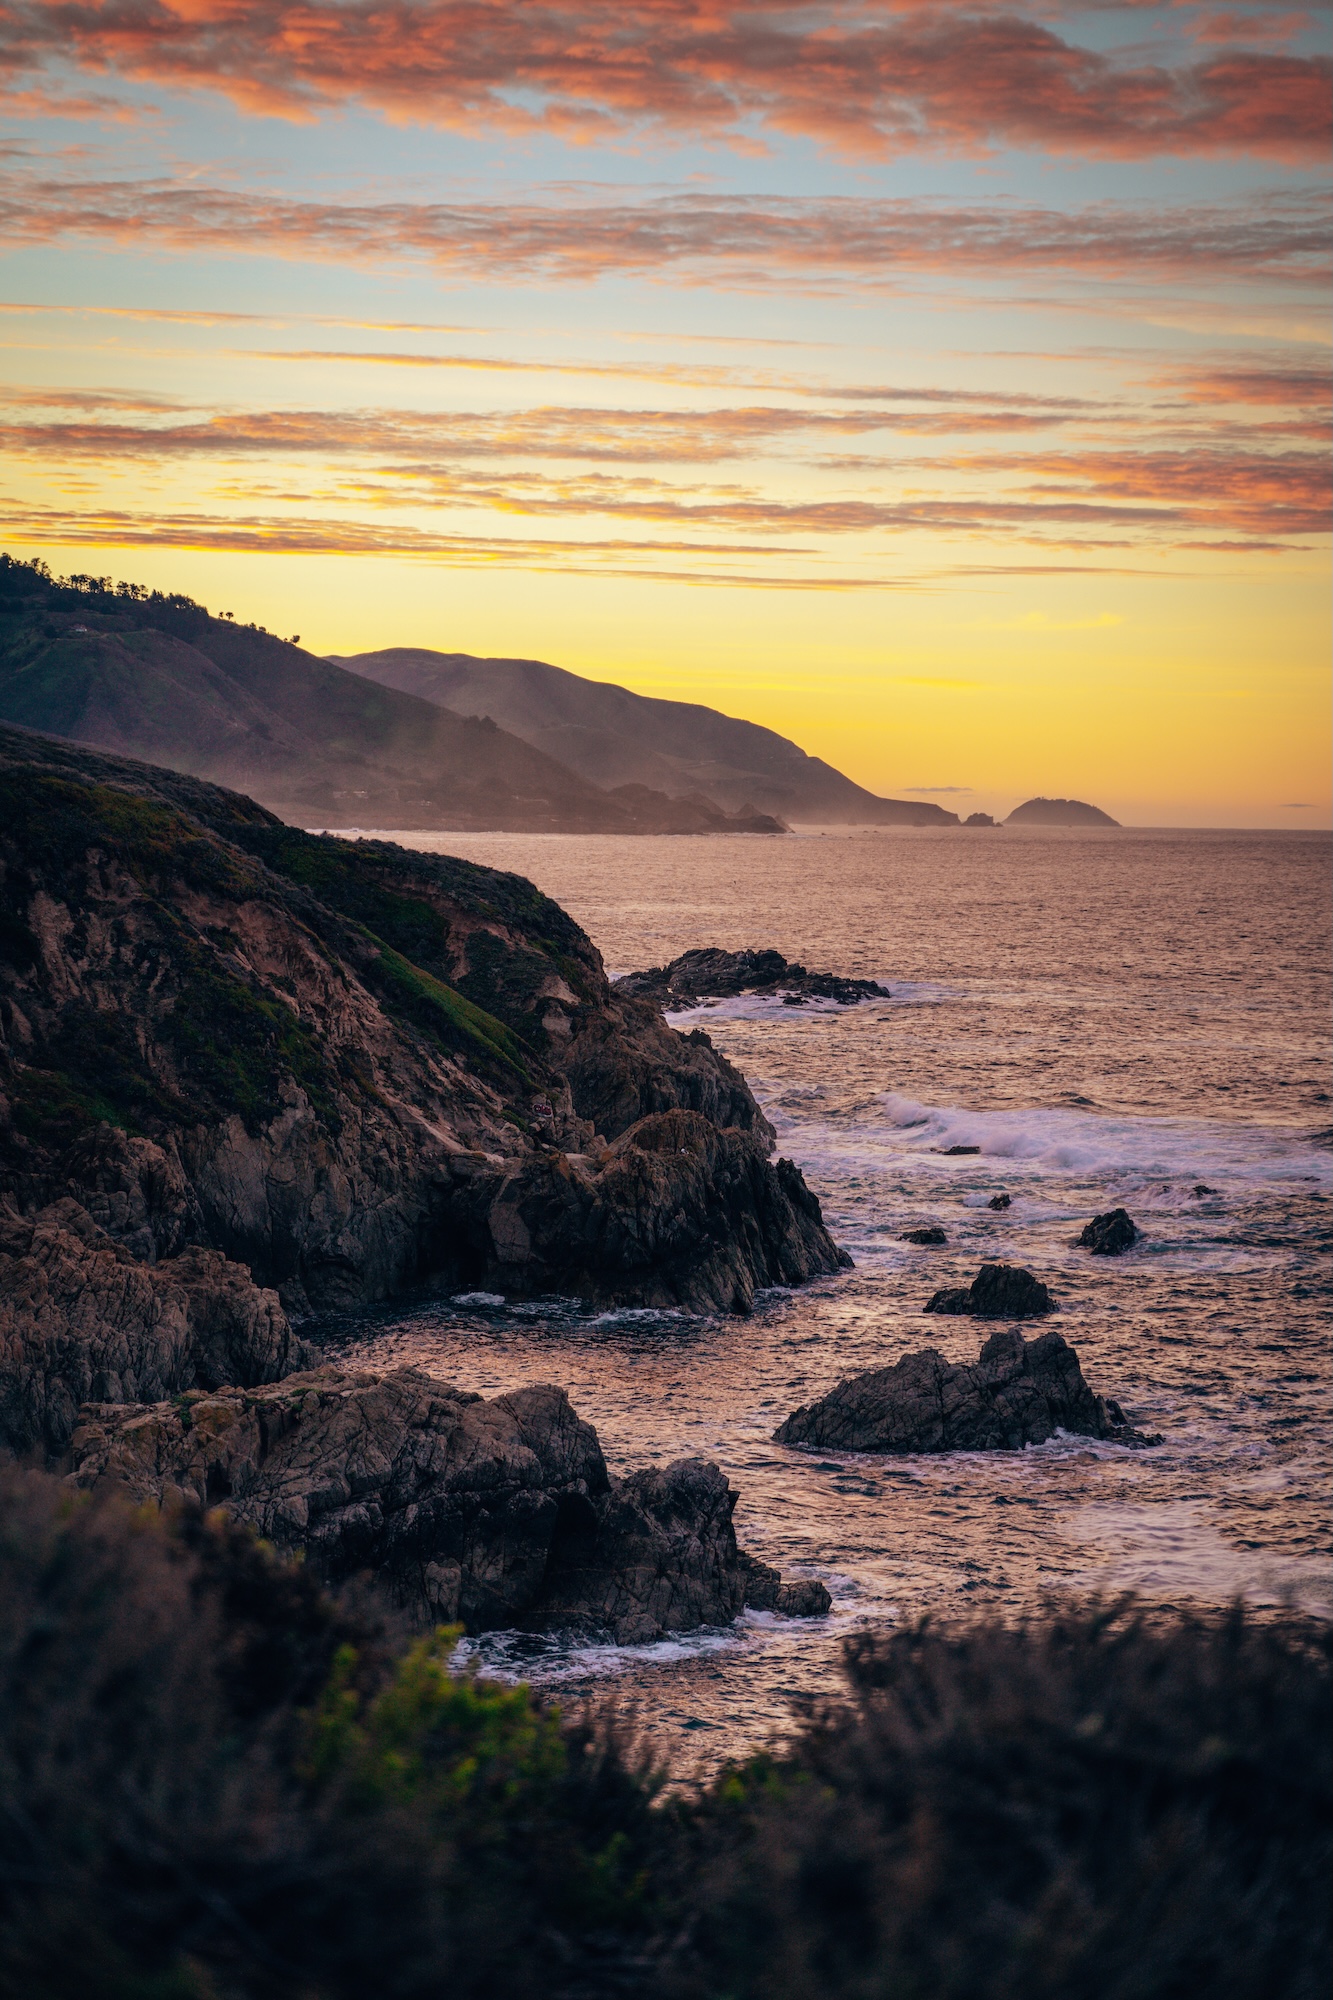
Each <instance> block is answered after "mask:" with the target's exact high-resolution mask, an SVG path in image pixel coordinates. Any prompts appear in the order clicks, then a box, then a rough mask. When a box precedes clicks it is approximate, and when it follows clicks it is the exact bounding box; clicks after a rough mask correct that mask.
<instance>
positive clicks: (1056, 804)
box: [1004, 799, 1120, 826]
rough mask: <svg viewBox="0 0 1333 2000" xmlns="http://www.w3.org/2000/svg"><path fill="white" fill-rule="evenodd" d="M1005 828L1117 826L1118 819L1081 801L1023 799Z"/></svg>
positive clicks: (1097, 807) (1011, 814)
mask: <svg viewBox="0 0 1333 2000" xmlns="http://www.w3.org/2000/svg"><path fill="white" fill-rule="evenodd" d="M1004 823H1005V825H1006V826H1119V824H1120V822H1119V820H1118V819H1112V818H1111V815H1110V813H1104V812H1103V811H1102V809H1101V807H1100V806H1089V805H1085V804H1084V803H1083V801H1082V799H1025V800H1024V802H1023V804H1022V805H1021V806H1015V807H1014V809H1013V811H1012V812H1011V813H1010V815H1009V817H1008V819H1007V820H1006V821H1005V822H1004Z"/></svg>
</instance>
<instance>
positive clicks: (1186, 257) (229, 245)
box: [0, 166, 1330, 288]
mask: <svg viewBox="0 0 1333 2000" xmlns="http://www.w3.org/2000/svg"><path fill="white" fill-rule="evenodd" d="M62 239H81V240H84V241H100V242H109V243H116V244H125V245H133V246H135V247H136V248H147V249H158V250H163V251H168V250H169V251H177V250H186V251H198V252H203V253H208V254H216V253H217V252H218V251H220V250H225V251H232V252H236V253H240V254H244V255H255V254H260V255H270V256H281V257H286V258H290V257H304V258H310V259H334V260H337V261H339V262H346V261H348V260H349V259H351V260H355V261H357V262H359V263H364V264H371V265H377V266H382V265H384V264H386V263H393V262H397V261H403V260H409V259H411V260H417V259H421V260H425V261H426V262H428V263H430V264H432V265H434V266H435V267H436V268H438V269H440V270H444V271H449V272H464V273H466V274H468V275H469V276H476V275H484V276H485V277H488V278H492V279H496V278H498V279H503V280H517V281H538V280H539V281H548V282H550V281H554V282H557V283H579V282H586V281H589V280H593V279H596V278H599V277H601V276H603V275H605V274H608V273H614V274H617V275H619V276H627V275H628V276H646V277H657V276H664V275H666V274H668V273H670V274H671V276H672V278H673V281H676V282H679V281H680V280H681V279H682V278H684V279H686V280H694V281H698V282H707V283H710V284H718V283H733V284H736V285H738V286H750V287H761V288H762V287H768V286H776V287H781V288H786V287H789V286H790V285H791V284H792V283H797V282H800V283H806V284H810V285H815V286H819V287H827V286H830V285H833V286H836V285H839V284H842V283H849V284H854V285H856V286H857V287H863V286H864V285H865V284H866V283H868V282H869V283H876V282H879V283H886V284H891V283H893V282H895V281H896V280H897V279H899V278H900V277H901V276H902V275H904V274H906V273H917V272H933V273H945V274H948V275H950V276H955V277H964V278H973V277H976V278H983V279H985V278H995V277H1002V278H1010V277H1012V276H1013V274H1014V273H1015V272H1016V271H1028V272H1031V271H1044V272H1048V273H1052V272H1053V273H1056V274H1057V275H1058V274H1066V273H1077V274H1078V275H1079V276H1080V277H1082V278H1088V277H1092V278H1123V277H1125V276H1127V275H1128V276H1133V277H1135V278H1136V279H1151V280H1155V281H1163V280H1165V281H1173V282H1180V281H1182V280H1187V281H1189V282H1191V283H1196V282H1198V281H1201V280H1208V279H1212V280H1216V279H1217V278H1219V277H1222V278H1226V279H1228V280H1239V281H1242V282H1260V281H1272V280H1279V281H1284V282H1289V283H1296V284H1314V285H1316V286H1321V287H1322V286H1323V285H1324V284H1326V282H1327V277H1328V272H1329V264H1330V235H1329V229H1328V216H1327V202H1326V199H1325V198H1324V196H1323V195H1322V194H1292V195H1288V196H1282V197H1278V196H1274V197H1272V198H1270V199H1268V200H1253V201H1237V202H1235V203H1232V204H1229V205H1225V206H1224V205H1222V204H1212V205H1210V204H1202V203H1198V204H1194V205H1191V206H1185V205H1181V206H1178V207H1173V208H1172V209H1171V210H1170V211H1164V210H1161V209H1158V208H1155V207H1148V206H1146V205H1144V206H1137V207H1136V206H1131V205H1129V204H1117V203H1113V202H1101V203H1095V204H1091V205H1088V206H1085V207H1082V208H1078V209H1074V210H1070V211H1061V210H1059V209H1055V208H1040V207H1037V206H1035V205H1031V204H1029V205H1026V206H1020V205H1019V204H1017V203H1012V204H1010V203H1000V202H993V203H989V204H985V205H982V204H971V205H969V204H964V203H956V202H949V201H942V200H937V201H926V200H898V201H883V200H873V199H861V198H858V197H837V198H829V199H823V200H821V199H809V200H801V199H797V198H782V199H776V198H775V199H771V200H770V199H765V198H762V197H757V196H756V197H728V196H715V197H708V196H696V195H681V196H673V197H669V198H665V199H656V200H642V201H634V202H618V201H614V200H608V201H601V202H588V201H579V200H575V199H573V198H568V199H564V200H558V199H550V200H525V201H513V202H507V203H486V202H480V203H473V204H469V205H464V204H461V203H445V202H424V201H390V202H366V203H359V202H348V201H325V202H320V201H310V200H302V199H299V198H296V197H284V196H281V195H271V194H268V193H256V192H250V191H242V190H239V189H235V188H228V187H221V186H216V185H214V186H210V185H208V184H207V183H204V182H200V181H191V182H189V183H186V184H182V183H179V182H166V181H148V180H109V179H104V180H83V181H80V180H76V179H74V178H72V177H69V178H51V177H49V176H47V175H43V174H41V173H39V172H37V171H35V170H34V169H33V168H31V167H25V166H17V167H14V168H12V169H11V170H10V172H9V173H8V175H7V176H5V178H4V180H3V182H0V240H4V241H7V242H9V243H41V242H52V241H57V240H62Z"/></svg>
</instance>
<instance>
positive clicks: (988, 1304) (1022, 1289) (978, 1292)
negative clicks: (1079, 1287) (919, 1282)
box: [922, 1264, 1055, 1319]
mask: <svg viewBox="0 0 1333 2000" xmlns="http://www.w3.org/2000/svg"><path fill="white" fill-rule="evenodd" d="M922 1311H923V1312H928V1313H954V1314H962V1313H967V1314H970V1315H971V1317H972V1318H973V1319H1039V1318H1040V1317H1041V1315H1042V1314H1043V1313H1048V1312H1054V1311H1055V1300H1054V1299H1053V1298H1052V1297H1051V1295H1050V1293H1049V1292H1048V1291H1047V1289H1046V1287H1045V1285H1043V1283H1042V1282H1041V1279H1040V1278H1034V1277H1033V1275H1032V1273H1031V1271H1025V1270H1023V1268H1022V1267H1021V1265H1018V1264H983V1265H982V1267H981V1269H980V1270H979V1271H978V1273H977V1275H976V1277H975V1278H974V1279H973V1280H972V1283H971V1284H970V1285H951V1286H948V1287H947V1288H946V1289H945V1290H943V1291H939V1292H936V1293H935V1295H934V1296H933V1298H931V1299H930V1300H929V1302H928V1303H927V1304H926V1305H924V1306H923V1307H922Z"/></svg>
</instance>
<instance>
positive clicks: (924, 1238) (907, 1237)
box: [902, 1225, 949, 1244]
mask: <svg viewBox="0 0 1333 2000" xmlns="http://www.w3.org/2000/svg"><path fill="white" fill-rule="evenodd" d="M902 1240H903V1242H904V1243H922V1244H932V1243H947V1242H948V1240H949V1239H948V1237H947V1236H946V1235H945V1233H944V1231H943V1230H942V1229H941V1228H939V1227H938V1225H936V1226H934V1227H932V1228H930V1229H905V1230H904V1231H903V1239H902Z"/></svg>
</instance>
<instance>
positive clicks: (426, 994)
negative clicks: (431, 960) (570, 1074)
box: [371, 938, 535, 1089]
mask: <svg viewBox="0 0 1333 2000" xmlns="http://www.w3.org/2000/svg"><path fill="white" fill-rule="evenodd" d="M373 942H375V943H376V944H378V945H379V948H380V955H379V958H378V959H377V961H376V963H375V967H374V970H373V973H372V974H371V977H373V978H374V979H375V981H376V983H377V984H378V986H379V987H380V990H381V993H382V995H383V997H384V998H385V1000H386V1002H387V1004H388V1005H389V1006H390V1007H391V1008H392V1009H393V1010H394V1011H396V1012H398V1013H400V1014H403V1015H405V1016H406V1017H407V1018H408V1019H409V1020H410V1021H412V1022H413V1023H414V1025H415V1026H417V1027H419V1028H424V1029H425V1031H426V1032H427V1034H430V1035H432V1036H434V1038H435V1039H436V1040H437V1041H438V1042H440V1043H441V1044H442V1046H443V1047H445V1048H447V1049H450V1050H452V1051H453V1052H455V1053H456V1054H459V1055H464V1056H469V1057H471V1058H472V1059H473V1060H474V1061H475V1060H476V1059H477V1058H478V1057H481V1058H482V1060H483V1061H484V1062H485V1063H487V1064H489V1065H496V1064H498V1065H499V1067H500V1068H501V1070H502V1071H503V1073H504V1074H505V1075H506V1076H507V1077H508V1078H510V1079H514V1078H516V1079H517V1080H518V1081H519V1082H520V1083H522V1084H523V1085H525V1086H526V1087H527V1088H528V1089H533V1088H535V1084H534V1080H533V1077H532V1074H531V1072H530V1070H529V1068H528V1065H527V1063H526V1062H525V1060H524V1057H525V1055H526V1054H527V1053H528V1052H527V1051H526V1050H525V1048H524V1046H523V1043H522V1042H521V1041H520V1040H519V1038H518V1036H517V1035H516V1034H514V1033H513V1031H512V1029H510V1028H507V1027H506V1026H505V1024H504V1022H503V1021H497V1020H496V1018H495V1016H494V1015H493V1014H488V1013H486V1012H485V1011H484V1010H483V1009H482V1008H480V1007H478V1006H477V1005H476V1004H475V1003H474V1002H473V1001H471V1000H469V999H467V998H466V997H465V996H464V995H463V994H462V993H460V992H459V991H458V990H457V988H456V987H453V986H446V984H445V983H444V981H443V980H442V979H436V978H434V977H433V975H432V974H431V973H429V972H423V971H422V970H421V967H420V966H417V965H413V964H411V963H410V962H409V960H407V959H406V958H404V957H403V956H402V954H401V952H397V951H395V950H394V949H393V948H392V946H391V945H387V944H384V943H383V941H382V940H380V939H378V938H377V939H374V940H373Z"/></svg>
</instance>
